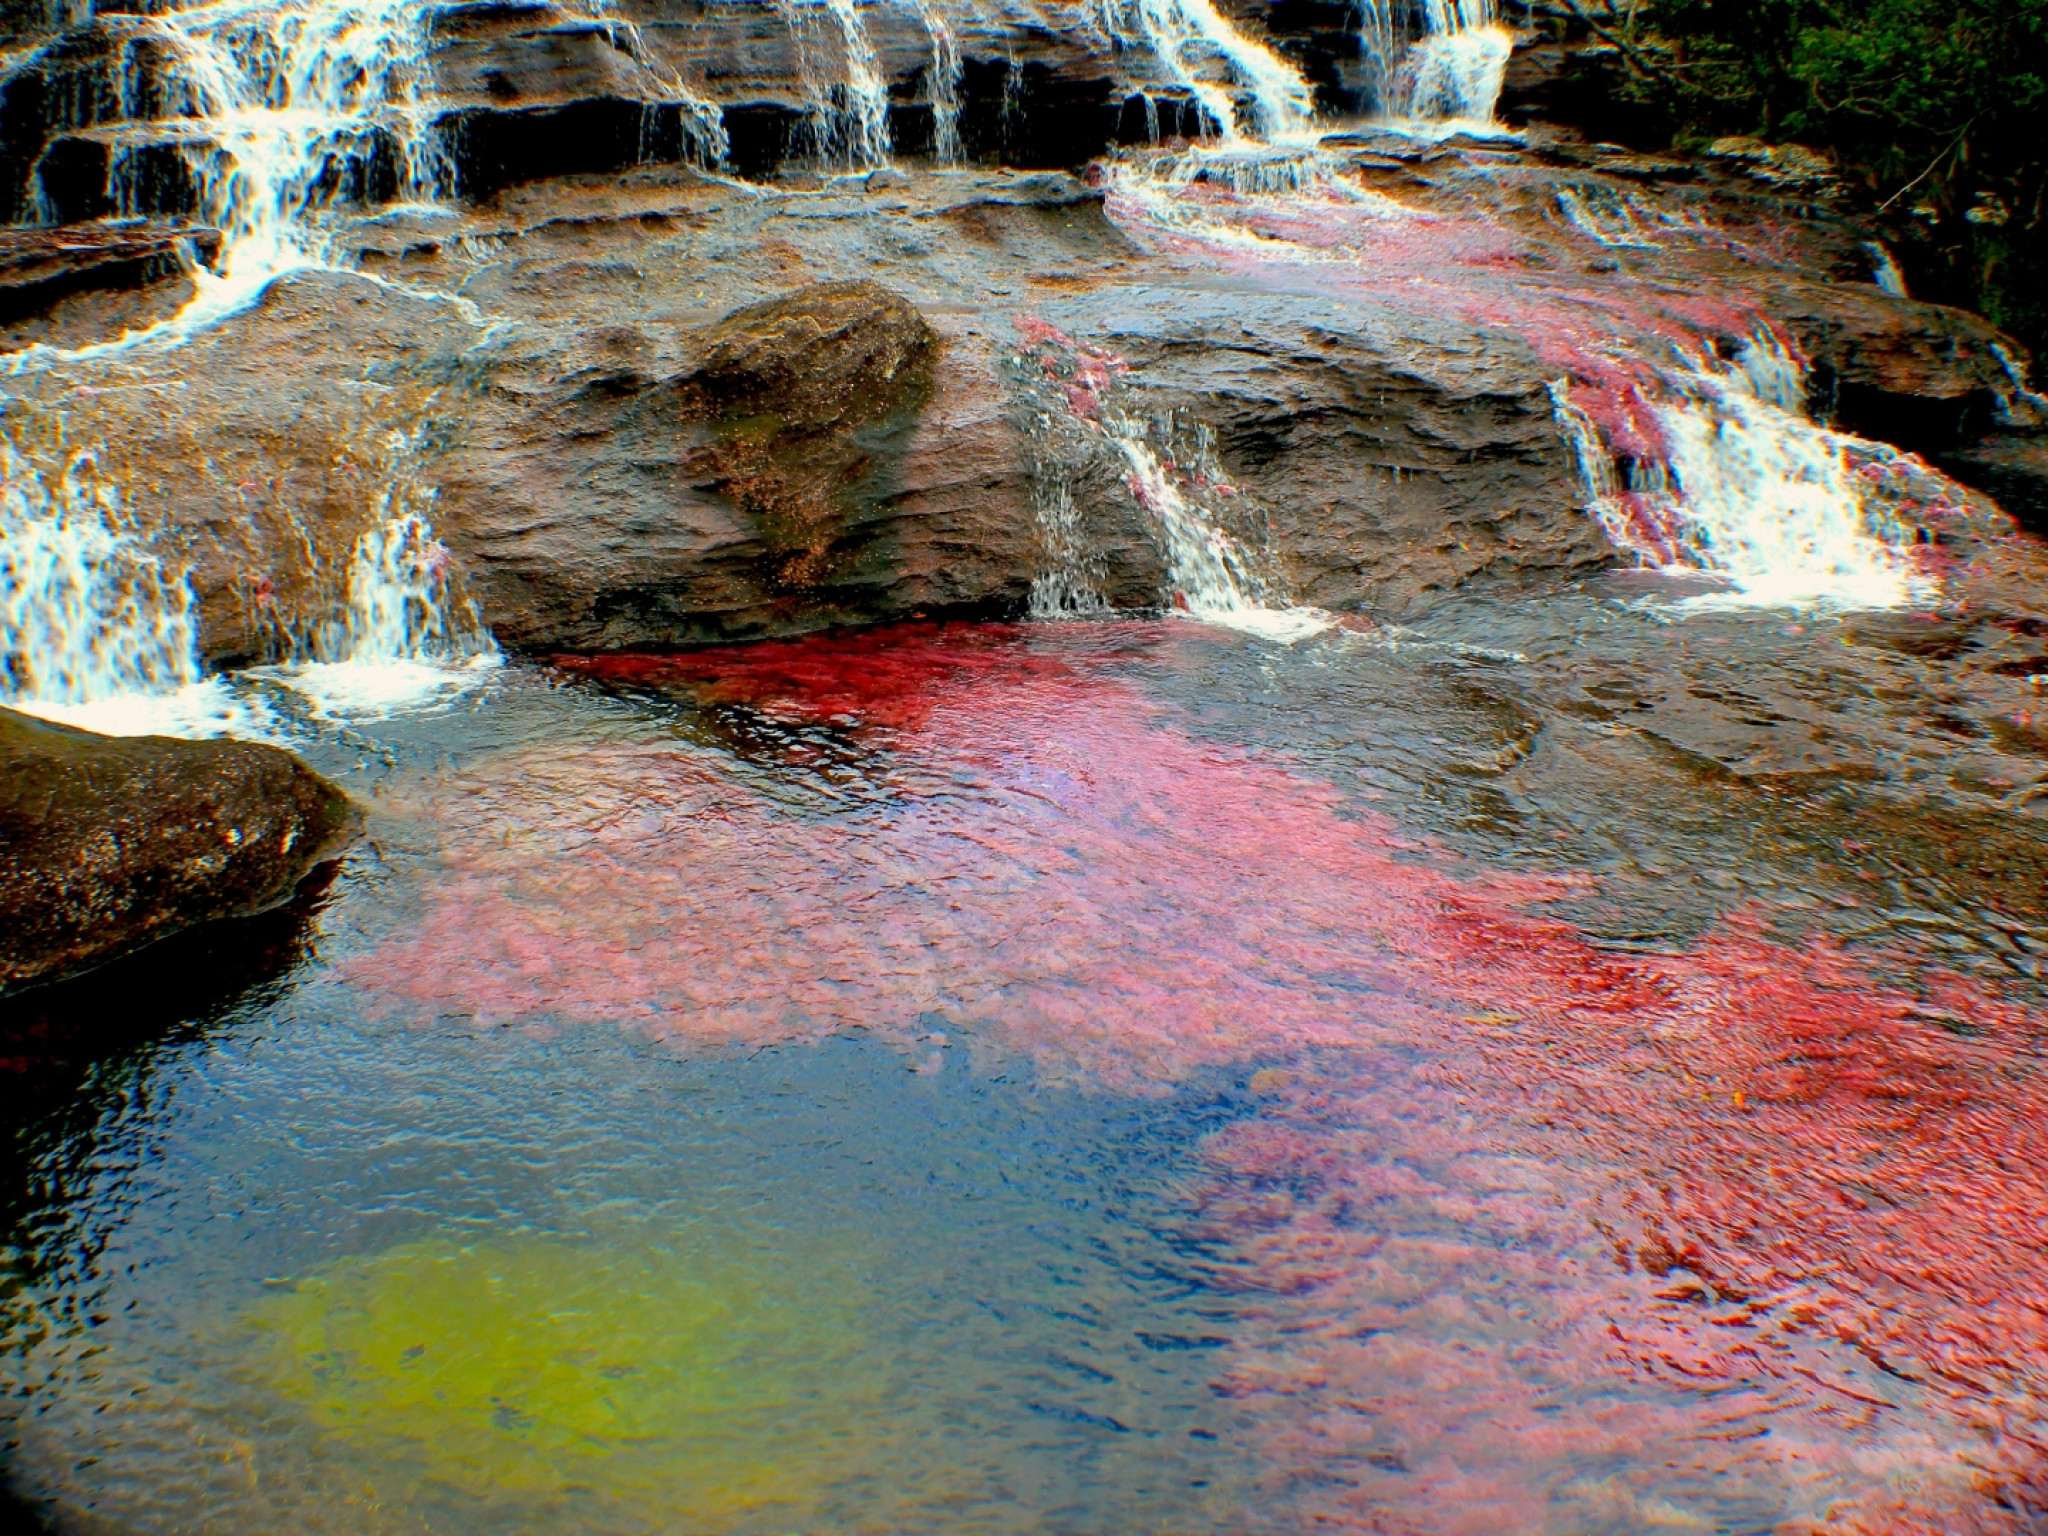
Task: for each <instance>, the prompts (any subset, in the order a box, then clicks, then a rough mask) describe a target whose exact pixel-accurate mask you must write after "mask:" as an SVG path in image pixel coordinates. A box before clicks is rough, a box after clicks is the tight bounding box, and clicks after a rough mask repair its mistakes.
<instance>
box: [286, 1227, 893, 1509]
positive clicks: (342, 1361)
mask: <svg viewBox="0 0 2048 1536" xmlns="http://www.w3.org/2000/svg"><path fill="white" fill-rule="evenodd" d="M784 1235H785V1234H775V1236H776V1237H781V1236H784ZM870 1302H871V1298H870V1295H869V1290H868V1287H867V1285H866V1283H865V1282H864V1280H863V1278H862V1275H861V1266H859V1265H858V1264H855V1263H852V1262H849V1261H848V1260H847V1258H846V1257H845V1256H844V1255H843V1253H842V1254H840V1255H837V1256H834V1255H831V1254H825V1253H819V1252H812V1251H804V1250H803V1249H802V1248H801V1246H800V1245H799V1247H798V1249H797V1251H792V1249H791V1247H790V1246H789V1245H787V1244H778V1243H776V1242H775V1241H773V1240H768V1241H760V1240H750V1239H749V1238H748V1237H746V1236H743V1235H739V1234H733V1233H727V1234H724V1235H722V1236H721V1235H709V1236H707V1235H702V1234H696V1233H693V1234H692V1235H691V1237H690V1239H689V1240H687V1241H677V1242H675V1243H672V1244H670V1243H663V1242H661V1241H657V1240H650V1238H649V1237H648V1236H647V1235H644V1234H639V1233H633V1234H631V1235H629V1236H627V1237H624V1238H621V1237H619V1236H617V1235H611V1236H602V1237H587V1238H562V1237H552V1236H544V1235H538V1234H512V1235H506V1236H499V1237H492V1238H488V1239H485V1240H482V1241H477V1242H471V1243H462V1242H456V1241H447V1240H443V1241H428V1242H420V1243H411V1244H407V1245H405V1246H403V1247H398V1248H392V1249H389V1250H386V1251H385V1252H382V1253H376V1254H371V1255H368V1256H364V1257H358V1258H350V1259H346V1260H342V1261H340V1262H338V1263H335V1264H331V1265H329V1266H327V1267H325V1268H323V1269H321V1270H319V1271H317V1272H315V1273H313V1274H310V1275H308V1276H306V1277H305V1278H303V1279H301V1280H300V1281H298V1282H297V1283H296V1284H295V1285H293V1286H292V1287H291V1288H290V1289H289V1290H287V1291H283V1292H280V1293H276V1294H274V1295H272V1296H270V1297H268V1298H266V1299H265V1301H264V1302H262V1303H261V1304H259V1306H258V1307H257V1308H256V1311H255V1315H254V1321H255V1323H256V1324H257V1326H258V1328H259V1331H260V1333H261V1335H262V1336H263V1339H264V1344H263V1347H262V1348H261V1349H260V1350H259V1356H260V1358H261V1359H262V1360H263V1362H264V1364H263V1370H264V1374H265V1375H267V1376H270V1377H272V1378H273V1381H272V1382H271V1383H268V1384H269V1385H272V1386H274V1387H275V1388H276V1389H277V1390H280V1391H281V1392H282V1393H283V1394H284V1395H285V1396H286V1397H288V1398H290V1399H293V1400H295V1401H297V1402H298V1403H300V1404H302V1405H303V1406H304V1408H305V1409H306V1410H308V1411H309V1412H310V1414H311V1416H312V1419H313V1421H314V1423H315V1424H316V1425H317V1427H318V1429H319V1430H320V1431H321V1432H322V1434H323V1436H324V1437H327V1438H330V1439H340V1440H342V1441H345V1442H348V1443H349V1444H350V1445H351V1447H352V1448H354V1449H357V1450H360V1451H362V1452H366V1453H368V1457H369V1459H370V1460H371V1461H372V1462H373V1463H374V1467H375V1470H374V1471H373V1472H372V1476H373V1477H374V1478H375V1480H376V1481H377V1482H379V1483H380V1484H387V1483H388V1481H389V1480H393V1479H395V1480H397V1481H399V1482H416V1483H426V1484H432V1485H437V1486H440V1487H442V1488H444V1489H449V1490H455V1491H467V1492H470V1493H473V1494H476V1495H481V1496H484V1497H506V1496H511V1497H514V1498H519V1499H523V1500H528V1501H530V1500H533V1499H536V1498H537V1499H539V1500H540V1501H541V1502H552V1501H553V1496H557V1495H573V1496H575V1497H577V1498H578V1499H580V1500H583V1501H589V1500H595V1501H596V1502H598V1503H600V1504H614V1503H624V1504H626V1505H631V1506H640V1507H642V1508H644V1509H645V1510H646V1511H648V1512H650V1513H652V1512H653V1511H656V1510H659V1511H660V1513H661V1514H662V1515H663V1516H664V1517H666V1518H669V1519H673V1518H675V1517H677V1516H687V1517H688V1518H690V1519H691V1520H693V1521H695V1522H697V1523H698V1524H699V1525H705V1524H708V1525H710V1526H714V1527H716V1526H723V1525H726V1524H728V1523H730V1522H731V1521H732V1519H733V1517H736V1516H741V1515H744V1514H745V1513H747V1512H749V1511H754V1512H764V1513H765V1512H767V1511H769V1510H775V1511H778V1512H780V1513H783V1514H789V1513H795V1512H797V1511H798V1510H800V1509H803V1508H806V1507H812V1506H815V1504H816V1503H817V1501H818V1500H819V1499H820V1498H821V1497H827V1496H829V1495H830V1493H831V1491H832V1490H833V1489H834V1488H835V1487H840V1486H844V1484H845V1483H846V1482H847V1481H848V1480H852V1481H855V1482H858V1481H860V1480H861V1479H862V1477H863V1473H868V1474H869V1475H871V1474H872V1466H871V1463H870V1458H871V1456H872V1454H873V1452H874V1451H875V1450H876V1449H877V1448H878V1442H879V1443H886V1442H888V1441H890V1440H892V1439H895V1438H897V1437H896V1436H895V1435H893V1434H891V1433H890V1430H889V1428H888V1426H887V1423H886V1420H887V1418H888V1417H889V1415H888V1408H887V1404H886V1402H885V1398H886V1396H887V1393H888V1383H887V1381H886V1380H885V1379H883V1377H884V1375H885V1373H883V1372H878V1371H877V1370H875V1369H873V1366H874V1364H875V1361H874V1359H873V1358H872V1356H870V1357H869V1358H868V1359H867V1360H866V1361H865V1365H866V1367H867V1368H863V1355H864V1354H865V1353H866V1352H867V1351H868V1346H869V1340H868V1338H867V1336H866V1334H865V1332H864V1330H863V1327H862V1319H863V1315H864V1314H865V1313H866V1312H867V1311H868V1310H869V1307H870ZM387 1491H388V1492H389V1493H390V1494H393V1495H397V1496H398V1497H400V1498H404V1497H405V1493H404V1491H403V1490H402V1489H401V1488H399V1487H395V1486H388V1487H387Z"/></svg>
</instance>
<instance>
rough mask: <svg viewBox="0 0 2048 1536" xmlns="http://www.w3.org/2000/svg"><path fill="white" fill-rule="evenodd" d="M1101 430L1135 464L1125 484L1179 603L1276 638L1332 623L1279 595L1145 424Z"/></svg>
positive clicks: (1108, 422) (1117, 420) (1106, 422)
mask: <svg viewBox="0 0 2048 1536" xmlns="http://www.w3.org/2000/svg"><path fill="white" fill-rule="evenodd" d="M1102 430H1103V435H1104V436H1105V437H1106V438H1107V439H1108V440H1109V441H1110V443H1112V444H1113V445H1114V446H1115V447H1116V448H1117V450H1118V451H1119V452H1120V453H1122V455H1123V457H1124V461H1125V462H1126V463H1127V464H1128V465H1129V466H1130V472H1129V474H1128V475H1127V476H1126V477H1125V481H1124V483H1125V484H1126V485H1128V486H1129V487H1130V491H1131V494H1132V496H1134V497H1135V498H1137V502H1138V505H1139V506H1140V507H1141V508H1142V509H1143V510H1144V511H1145V513H1146V514H1147V516H1148V518H1149V520H1150V521H1151V522H1152V524H1153V526H1154V528H1155V529H1156V530H1157V533H1158V536H1159V547H1160V553H1161V554H1163V555H1164V556H1165V557H1166V570H1167V578H1168V580H1169V581H1170V582H1171V583H1172V585H1173V594H1174V606H1175V607H1176V608H1179V609H1181V610H1182V611H1184V612H1186V613H1188V614H1191V615H1192V616H1193V617H1195V618H1198V619H1203V620H1206V621H1208V622H1209V623H1212V624H1222V625H1225V626H1227V627H1228V628H1231V629H1241V630H1245V631H1248V632H1249V633H1252V634H1259V635H1265V636H1267V637H1269V638H1271V639H1276V640H1297V639H1301V638H1303V637H1305V636H1308V635H1314V634H1320V633H1321V632H1322V631H1324V630H1326V629H1328V628H1329V627H1330V623H1331V620H1330V617H1329V615H1328V614H1325V613H1323V612H1321V611H1320V610H1317V609H1312V608H1299V607H1295V606H1293V605H1291V604H1288V603H1286V602H1285V601H1284V600H1283V601H1279V602H1276V601H1274V595H1273V593H1272V592H1271V591H1270V589H1269V586H1268V583H1267V582H1265V581H1264V580H1263V579H1262V578H1261V577H1260V576H1259V574H1258V570H1257V564H1256V562H1255V561H1254V560H1253V559H1252V557H1251V555H1250V553H1249V552H1248V551H1247V550H1246V549H1245V548H1244V546H1243V545H1242V544H1240V543H1238V541H1237V540H1236V539H1233V538H1232V537H1231V536H1230V535H1229V534H1228V533H1226V532H1224V531H1223V530H1222V529H1221V528H1219V527H1217V526H1216V524H1215V523H1214V522H1213V521H1212V520H1211V519H1210V518H1209V517H1208V515H1207V514H1206V513H1205V512H1204V511H1203V509H1202V508H1201V507H1200V506H1199V505H1198V504H1197V503H1196V502H1194V501H1193V500H1191V499H1190V498H1189V497H1188V496H1187V495H1186V494H1185V492H1184V491H1183V490H1182V488H1181V483H1180V477H1179V475H1178V474H1177V473H1176V472H1175V466H1174V465H1172V464H1171V463H1170V462H1167V461H1163V460H1162V459H1161V458H1160V456H1159V454H1158V453H1157V451H1155V450H1154V448H1153V447H1152V443H1151V440H1150V436H1149V434H1148V433H1147V431H1146V429H1145V425H1144V423H1142V422H1139V421H1134V420H1131V419H1129V418H1126V417H1117V416H1105V417H1104V418H1103V421H1102Z"/></svg>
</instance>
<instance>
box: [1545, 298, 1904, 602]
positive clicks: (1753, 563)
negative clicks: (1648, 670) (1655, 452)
mask: <svg viewBox="0 0 2048 1536" xmlns="http://www.w3.org/2000/svg"><path fill="white" fill-rule="evenodd" d="M1674 383H1675V385H1676V389H1675V392H1674V394H1673V395H1672V397H1671V398H1669V399H1667V400H1665V401H1664V402H1662V403H1661V404H1659V405H1658V406H1657V407H1656V408H1655V409H1656V415H1657V419H1658V424H1659V426H1660V428H1661V429H1662V433H1663V437H1664V446H1665V450H1666V460H1665V462H1664V463H1662V464H1657V465H1649V466H1636V467H1635V468H1633V469H1632V470H1631V472H1630V474H1629V475H1628V476H1627V477H1624V476H1623V475H1622V473H1621V472H1620V470H1619V469H1618V468H1617V467H1616V465H1615V464H1614V461H1613V459H1612V458H1611V457H1610V456H1609V455H1608V453H1607V451H1606V448H1605V446H1604V445H1603V444H1602V443H1601V441H1600V438H1599V434H1598V430H1597V429H1596V428H1595V427H1594V425H1593V423H1592V422H1591V421H1590V420H1589V419H1588V418H1587V417H1586V416H1585V415H1584V413H1583V412H1581V411H1579V410H1578V408H1577V407H1576V406H1574V405H1573V404H1572V403H1571V400H1570V392H1569V389H1568V388H1567V386H1566V385H1565V384H1564V383H1563V382H1562V381H1560V382H1559V383H1558V384H1556V385H1553V386H1552V390H1553V395H1554V398H1555V400H1556V402H1557V414H1558V421H1559V424H1560V426H1561V427H1562V428H1563V429H1564V431H1565V433H1566V436H1567V438H1568V439H1569V440H1570V441H1571V443H1572V445H1573V448H1574V451H1575V452H1576V454H1577V456H1578V460H1579V467H1580V472H1581V475H1582V477H1583V480H1584V483H1585V487H1586V491H1587V495H1588V507H1589V510H1591V511H1592V512H1593V513H1594V515H1595V516H1597V517H1598V518H1599V519H1600V521H1601V523H1602V525H1603V527H1604V528H1605V529H1606V530H1607V533H1608V536H1609V538H1610V539H1612V540H1613V542H1614V543H1615V544H1616V545H1617V546H1619V547H1621V548H1624V549H1629V550H1632V551H1634V552H1635V553H1637V554H1639V555H1640V556H1641V557H1642V558H1643V559H1644V561H1645V563H1646V564H1649V565H1651V566H1654V567H1656V568H1659V569H1662V570H1665V571H1667V572H1671V573H1674V574H1686V575H1690V576H1699V575H1705V576H1708V577H1712V578H1718V579H1719V580H1720V581H1721V582H1723V583H1725V586H1724V587H1722V589H1721V590H1717V591H1711V592H1705V593H1697V594H1694V595H1690V596H1687V597H1685V598H1683V599H1681V600H1680V602H1679V604H1678V606H1680V607H1684V608H1730V607H1751V608H1782V607H1814V606H1820V607H1829V608H1837V609H1865V608H1899V607H1905V606H1910V605H1916V604H1922V603H1925V602H1928V601H1929V600H1931V599H1932V598H1934V597H1935V596H1936V594H1937V588H1936V584H1935V583H1934V582H1932V581H1930V580H1929V579H1928V578H1926V577H1925V576H1924V575H1922V574H1921V573H1920V572H1919V570H1918V569H1917V568H1916V566H1915V563H1914V558H1913V551H1912V531H1911V529H1910V528H1908V527H1905V526H1901V525H1898V524H1896V523H1894V522H1893V520H1892V519H1891V517H1890V515H1889V509H1888V505H1887V500H1886V498H1887V495H1888V490H1887V487H1888V485H1889V484H1890V483H1891V482H1892V481H1894V480H1900V481H1907V482H1912V483H1914V485H1915V488H1916V490H1917V491H1918V492H1919V493H1920V494H1919V498H1918V499H1921V500H1927V499H1938V498H1939V497H1940V495H1941V494H1942V491H1943V486H1944V484H1945V482H1941V481H1940V480H1939V477H1938V476H1936V475H1935V474H1934V472H1933V471H1931V470H1929V469H1927V467H1926V466H1925V465H1922V464H1920V463H1919V462H1918V461H1917V460H1913V459H1911V458H1910V457H1909V456H1907V455H1903V454H1899V453H1897V452H1896V451H1895V450H1891V449H1887V448H1885V447H1884V446H1883V445H1881V444H1875V443H1869V442H1866V441H1864V440H1863V439H1861V438H1856V437H1851V436H1849V435H1848V434H1846V433H1841V432H1836V431H1833V430H1831V429H1829V428H1827V427H1823V426H1821V425H1819V424H1818V423H1816V422H1813V421H1810V420H1808V419H1807V417H1806V415H1805V414H1804V399H1805V375H1804V370H1803V369H1802V368H1801V367H1800V365H1799V364H1798V362H1797V360H1796V359H1794V358H1793V357H1792V356H1791V354H1790V353H1789V352H1787V351H1786V350H1785V348H1784V347H1782V346H1781V345H1779V344H1778V343H1777V342H1776V341H1775V340H1774V339H1773V338H1771V337H1769V336H1768V335H1765V336H1759V337H1758V338H1757V339H1756V340H1755V341H1753V342H1752V343H1751V344H1750V345H1749V346H1747V347H1746V348H1745V349H1744V350H1743V352H1742V354H1741V355H1740V357H1739V358H1738V359H1737V360H1736V362H1735V363H1734V364H1732V365H1730V364H1726V363H1717V362H1698V363H1695V364H1694V365H1693V366H1692V367H1691V368H1690V369H1689V370H1687V371H1685V372H1683V373H1682V374H1680V375H1678V376H1677V377H1676V378H1675V379H1674Z"/></svg>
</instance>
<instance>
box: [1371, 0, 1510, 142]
mask: <svg viewBox="0 0 2048 1536" xmlns="http://www.w3.org/2000/svg"><path fill="white" fill-rule="evenodd" d="M1418 20H1419V22H1420V23H1421V26H1420V30H1419V31H1417V30H1416V29H1415V23H1416V22H1417V21H1418ZM1514 46H1515V39H1514V34H1513V33H1512V32H1510V31H1509V30H1508V29H1507V28H1506V27H1505V26H1503V25H1502V24H1501V20H1500V12H1499V8H1498V6H1497V4H1496V0H1422V3H1421V4H1420V5H1411V4H1410V3H1408V0H1363V4H1362V5H1361V7H1360V22H1359V47H1360V50H1361V52H1363V54H1364V55H1365V60H1366V68H1367V73H1368V77H1369V79H1370V81H1371V89H1372V93H1373V96H1374V99H1375V101H1376V103H1377V106H1378V109H1379V113H1380V115H1381V116H1382V117H1383V118H1385V119H1386V120H1387V121H1388V122H1390V123H1393V124H1395V125H1398V126H1403V127H1423V128H1435V129H1439V130H1441V129H1446V128H1465V129H1475V128H1476V129H1480V130H1491V129H1494V128H1495V127H1496V125H1495V123H1494V116H1493V110H1494V105H1495V103H1496V102H1498V101H1499V99H1500V89H1501V82H1502V80H1503V78H1504V77H1505V75H1506V73H1507V65H1508V55H1509V54H1510V53H1512V52H1513V51H1514Z"/></svg>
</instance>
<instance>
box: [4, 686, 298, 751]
mask: <svg viewBox="0 0 2048 1536" xmlns="http://www.w3.org/2000/svg"><path fill="white" fill-rule="evenodd" d="M7 708H9V709H13V710H18V711H20V712H21V713H22V714H24V715H34V716H36V717H38V718H39V719H43V720H54V721H56V722H57V723H58V724H60V725H70V726H76V727H77V728H78V729H79V730H81V731H95V732H97V733H98V734H100V735H102V736H182V737H185V738H187V739H188V740H203V739H205V738H207V737H213V736H235V737H240V738H242V739H244V740H250V741H277V740H280V739H282V737H283V735H284V732H283V727H282V726H281V725H280V724H279V722H278V719H277V716H276V715H275V714H273V713H272V712H271V710H270V709H269V708H268V707H267V706H266V705H265V704H264V703H263V701H262V700H261V699H256V698H251V697H249V696H247V695H246V694H245V693H244V692H242V691H240V690H237V689H236V688H235V687H234V686H233V685H232V684H231V683H230V682H229V681H228V679H226V678H223V677H209V678H206V679H205V680H203V681H201V682H196V683H187V684H185V685H184V686H183V687H181V688H178V689H176V690H174V691H172V692H170V693H116V694H109V695H107V696H106V697H103V698H97V699H91V700H86V701H82V702H77V703H57V702H52V701H50V700H46V699H14V700H10V701H8V703H7Z"/></svg>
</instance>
